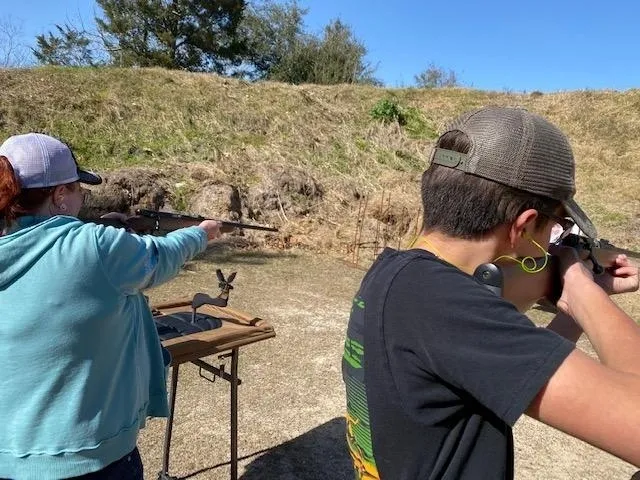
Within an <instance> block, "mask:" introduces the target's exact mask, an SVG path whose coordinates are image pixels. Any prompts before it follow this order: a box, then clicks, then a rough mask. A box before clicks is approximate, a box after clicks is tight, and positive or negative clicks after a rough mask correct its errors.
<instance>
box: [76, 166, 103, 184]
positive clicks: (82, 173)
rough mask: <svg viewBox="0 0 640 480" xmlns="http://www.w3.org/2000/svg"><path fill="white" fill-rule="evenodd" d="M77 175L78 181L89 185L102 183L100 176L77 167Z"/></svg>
mask: <svg viewBox="0 0 640 480" xmlns="http://www.w3.org/2000/svg"><path fill="white" fill-rule="evenodd" d="M78 177H79V179H80V183H87V184H89V185H100V184H101V183H102V177H101V176H100V175H96V174H95V173H93V172H87V171H86V170H82V169H80V168H79V169H78Z"/></svg>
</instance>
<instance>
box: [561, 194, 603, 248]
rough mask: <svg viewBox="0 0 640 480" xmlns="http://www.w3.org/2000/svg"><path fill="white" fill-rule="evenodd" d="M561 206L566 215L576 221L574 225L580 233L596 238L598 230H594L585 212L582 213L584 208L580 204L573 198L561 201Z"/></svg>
mask: <svg viewBox="0 0 640 480" xmlns="http://www.w3.org/2000/svg"><path fill="white" fill-rule="evenodd" d="M562 206H563V207H564V209H565V211H566V212H567V215H569V216H570V217H571V218H572V219H573V221H574V222H576V225H577V226H578V228H579V229H580V230H581V231H582V233H584V234H585V235H586V236H587V237H589V238H591V239H593V240H597V239H598V231H597V230H596V227H595V225H594V224H593V222H592V221H591V220H589V217H587V214H586V213H584V210H582V208H580V205H578V204H577V203H576V202H575V200H573V199H571V200H565V201H563V202H562Z"/></svg>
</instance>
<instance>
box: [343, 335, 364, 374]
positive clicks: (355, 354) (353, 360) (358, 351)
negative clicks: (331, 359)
mask: <svg viewBox="0 0 640 480" xmlns="http://www.w3.org/2000/svg"><path fill="white" fill-rule="evenodd" d="M342 357H343V358H344V359H345V361H346V362H347V363H348V364H349V365H351V366H352V367H353V368H358V369H359V368H362V361H363V357H364V347H363V346H362V345H360V344H359V343H358V342H356V341H355V340H350V339H349V338H347V339H346V340H345V342H344V354H343V355H342Z"/></svg>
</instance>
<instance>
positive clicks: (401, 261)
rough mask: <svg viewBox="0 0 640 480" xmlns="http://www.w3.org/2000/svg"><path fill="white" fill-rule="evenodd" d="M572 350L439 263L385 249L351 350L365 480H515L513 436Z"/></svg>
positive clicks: (350, 382) (354, 417) (355, 443)
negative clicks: (513, 479)
mask: <svg viewBox="0 0 640 480" xmlns="http://www.w3.org/2000/svg"><path fill="white" fill-rule="evenodd" d="M574 348H575V345H574V344H573V343H571V342H569V341H568V340H565V339H564V338H562V337H560V336H559V335H557V334H555V333H554V332H551V331H549V330H547V329H544V328H539V327H536V326H535V325H534V324H533V323H532V322H531V321H530V320H529V319H528V318H527V317H526V316H525V315H522V314H521V313H519V312H518V311H517V310H516V309H515V307H513V306H512V305H511V304H510V303H508V302H506V301H505V300H503V299H502V298H499V297H498V296H496V295H494V294H493V293H491V292H490V291H489V290H488V289H487V288H486V287H484V286H482V285H480V284H479V283H478V282H477V281H476V280H475V279H473V277H471V276H469V275H467V274H465V273H464V272H461V271H460V270H458V269H456V268H454V267H453V266H451V265H449V264H447V263H446V262H442V261H440V260H439V259H437V258H435V257H434V256H433V255H431V254H430V253H428V252H425V251H422V250H410V251H401V252H398V251H395V250H392V249H386V250H385V251H384V252H383V253H382V254H381V255H380V256H379V258H378V260H377V261H376V263H375V264H374V265H373V266H372V268H371V269H370V270H369V272H368V273H367V275H366V276H365V278H364V280H363V282H362V285H361V288H360V291H359V292H358V295H357V296H356V299H355V301H354V306H353V308H352V314H351V318H350V321H349V330H348V334H347V341H346V343H345V355H344V361H343V376H344V379H345V383H346V390H347V410H348V415H347V419H348V434H347V438H348V441H349V448H350V450H351V453H352V455H353V456H354V459H355V462H354V464H355V466H356V470H359V471H360V477H357V478H376V475H379V478H382V479H383V480H403V479H407V480H409V479H411V480H416V479H430V480H431V479H450V480H454V479H455V480H461V479H474V480H477V479H485V478H486V479H511V478H513V436H512V431H511V427H512V426H513V424H514V423H515V422H516V420H517V419H518V417H520V415H521V414H522V413H523V412H524V411H525V410H526V408H527V407H528V406H529V404H530V403H531V401H532V400H533V399H534V397H535V396H536V394H537V393H538V391H539V390H540V389H541V388H542V387H543V386H544V384H545V383H546V382H547V381H548V380H549V379H550V377H551V376H552V375H553V373H554V372H555V371H556V369H557V368H558V367H559V365H560V364H561V363H562V362H563V360H564V359H565V358H566V357H567V356H568V354H569V353H570V352H571V351H572V350H573V349H574ZM365 473H366V474H365ZM367 475H369V476H367Z"/></svg>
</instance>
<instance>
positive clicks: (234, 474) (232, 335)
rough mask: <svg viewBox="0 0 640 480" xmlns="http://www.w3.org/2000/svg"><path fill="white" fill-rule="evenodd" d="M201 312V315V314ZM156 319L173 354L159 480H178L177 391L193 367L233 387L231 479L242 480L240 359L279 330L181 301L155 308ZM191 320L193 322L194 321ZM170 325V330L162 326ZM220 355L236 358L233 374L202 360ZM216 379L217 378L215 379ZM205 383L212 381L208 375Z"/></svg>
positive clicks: (230, 312)
mask: <svg viewBox="0 0 640 480" xmlns="http://www.w3.org/2000/svg"><path fill="white" fill-rule="evenodd" d="M194 298H195V297H194ZM196 310H197V311H196ZM153 314H154V319H155V320H156V325H157V326H158V333H159V335H160V338H161V340H162V345H163V346H164V347H165V348H166V349H167V350H169V353H171V367H172V368H171V370H172V371H171V389H170V392H169V409H170V410H169V418H168V419H167V426H166V430H165V435H164V446H163V452H162V458H163V460H162V471H161V472H160V473H159V474H158V479H159V480H174V479H175V477H172V476H170V475H169V453H170V449H171V432H172V429H173V415H174V412H175V402H176V390H177V388H178V373H179V368H180V365H181V364H183V363H187V362H191V363H193V364H194V365H196V366H198V367H199V368H200V376H203V375H202V370H206V371H207V372H209V373H211V374H213V375H214V376H215V377H219V378H222V379H224V380H226V381H228V382H229V383H230V384H231V412H230V413H231V425H230V427H231V428H230V431H231V433H230V435H231V438H230V444H231V479H232V480H236V479H237V478H238V385H240V384H241V380H240V379H239V378H238V357H239V353H240V347H243V346H245V345H250V344H252V343H256V342H260V341H262V340H266V339H268V338H273V337H275V336H276V334H275V331H274V330H273V327H271V325H269V324H268V323H267V322H266V321H265V320H262V319H260V318H256V317H253V316H251V315H248V314H246V313H244V312H241V311H238V310H235V309H232V308H230V307H218V306H214V305H202V306H198V307H197V309H196V308H192V301H191V300H190V299H189V300H178V301H175V302H168V303H163V304H159V305H154V306H153ZM196 315H197V323H198V324H199V325H200V327H203V326H204V328H208V329H204V330H203V331H198V332H193V333H191V330H193V329H191V330H189V329H187V331H185V332H182V333H181V334H180V333H176V332H175V331H173V332H170V328H167V327H166V325H167V323H169V324H171V322H174V321H176V322H178V323H180V321H182V322H183V323H185V324H186V325H187V326H189V324H190V323H191V321H195V320H196ZM190 319H191V320H190ZM162 325H164V326H162ZM210 355H219V357H218V358H219V359H221V360H222V359H225V358H228V357H231V370H230V372H226V371H225V370H224V365H221V366H219V367H218V366H214V365H212V364H210V363H207V362H205V361H204V360H202V358H204V357H207V356H210ZM215 377H214V378H215ZM203 378H206V377H204V376H203Z"/></svg>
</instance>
